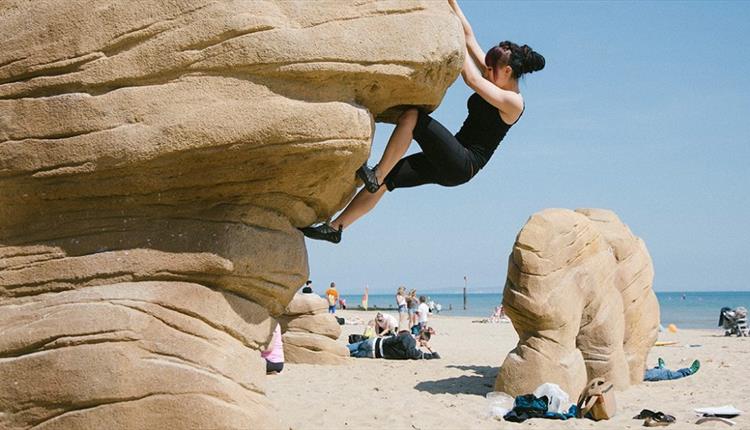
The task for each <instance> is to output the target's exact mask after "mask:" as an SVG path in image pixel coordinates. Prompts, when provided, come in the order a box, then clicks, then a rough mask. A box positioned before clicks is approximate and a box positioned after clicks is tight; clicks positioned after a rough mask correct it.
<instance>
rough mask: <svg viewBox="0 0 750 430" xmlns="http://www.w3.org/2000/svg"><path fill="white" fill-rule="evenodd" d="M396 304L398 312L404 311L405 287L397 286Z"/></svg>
mask: <svg viewBox="0 0 750 430" xmlns="http://www.w3.org/2000/svg"><path fill="white" fill-rule="evenodd" d="M396 306H398V313H399V314H402V313H404V314H405V313H406V288H405V287H398V290H397V291H396Z"/></svg>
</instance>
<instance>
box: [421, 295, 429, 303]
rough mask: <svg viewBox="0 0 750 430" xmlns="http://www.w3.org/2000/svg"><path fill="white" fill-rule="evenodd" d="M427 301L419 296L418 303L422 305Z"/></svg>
mask: <svg viewBox="0 0 750 430" xmlns="http://www.w3.org/2000/svg"><path fill="white" fill-rule="evenodd" d="M426 301H427V297H425V296H419V303H424V302H426Z"/></svg>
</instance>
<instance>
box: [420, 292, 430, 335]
mask: <svg viewBox="0 0 750 430" xmlns="http://www.w3.org/2000/svg"><path fill="white" fill-rule="evenodd" d="M429 314H430V307H429V306H427V297H425V296H419V307H417V318H418V325H419V331H422V330H424V329H425V328H427V320H428V319H429V318H428V315H429Z"/></svg>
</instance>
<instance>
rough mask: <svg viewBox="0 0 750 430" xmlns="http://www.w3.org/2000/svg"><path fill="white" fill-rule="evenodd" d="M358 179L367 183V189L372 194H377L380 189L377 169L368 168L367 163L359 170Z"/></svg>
mask: <svg viewBox="0 0 750 430" xmlns="http://www.w3.org/2000/svg"><path fill="white" fill-rule="evenodd" d="M357 177H358V178H359V179H361V180H362V182H364V183H365V189H367V191H369V192H371V193H375V192H377V191H378V189H379V188H380V184H379V183H378V177H377V175H375V169H374V168H373V169H371V168H369V167H367V163H365V164H363V165H362V167H360V168H359V169H357Z"/></svg>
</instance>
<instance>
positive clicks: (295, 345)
mask: <svg viewBox="0 0 750 430" xmlns="http://www.w3.org/2000/svg"><path fill="white" fill-rule="evenodd" d="M279 323H281V331H282V332H283V333H284V335H283V337H282V339H283V341H284V358H285V359H286V361H287V362H288V363H308V364H342V363H345V362H346V360H347V358H348V357H349V349H348V348H347V347H346V346H344V343H342V342H336V340H337V339H338V338H339V336H340V335H341V326H340V325H339V323H338V322H337V321H336V317H334V316H333V314H329V313H328V301H326V300H325V299H323V298H322V297H320V296H317V295H314V294H296V295H295V296H294V299H292V301H291V302H290V303H289V306H288V307H287V309H286V312H284V315H282V316H281V317H279Z"/></svg>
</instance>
